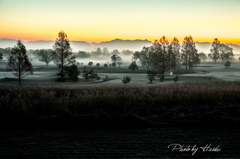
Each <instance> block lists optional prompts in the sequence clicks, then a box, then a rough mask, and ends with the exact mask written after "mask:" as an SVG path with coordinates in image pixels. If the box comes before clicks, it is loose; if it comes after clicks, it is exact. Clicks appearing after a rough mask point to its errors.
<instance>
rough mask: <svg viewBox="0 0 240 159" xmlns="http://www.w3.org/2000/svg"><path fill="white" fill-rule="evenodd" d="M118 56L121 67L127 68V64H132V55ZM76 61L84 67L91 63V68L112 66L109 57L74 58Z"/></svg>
mask: <svg viewBox="0 0 240 159" xmlns="http://www.w3.org/2000/svg"><path fill="white" fill-rule="evenodd" d="M119 56H120V57H121V58H122V60H123V61H122V65H121V66H129V64H130V63H131V62H132V55H130V56H126V55H119ZM76 61H77V62H79V63H80V64H81V63H83V65H84V66H86V65H88V63H89V62H90V61H91V62H93V66H96V64H97V63H99V64H100V67H102V66H103V65H104V64H112V63H113V62H112V60H111V56H105V57H90V58H76ZM117 66H118V65H117Z"/></svg>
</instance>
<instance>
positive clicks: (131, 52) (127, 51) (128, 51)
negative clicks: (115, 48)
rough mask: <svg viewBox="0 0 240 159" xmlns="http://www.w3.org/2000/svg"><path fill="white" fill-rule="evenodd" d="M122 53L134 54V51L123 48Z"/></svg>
mask: <svg viewBox="0 0 240 159" xmlns="http://www.w3.org/2000/svg"><path fill="white" fill-rule="evenodd" d="M121 54H122V55H133V51H130V50H122V51H121Z"/></svg>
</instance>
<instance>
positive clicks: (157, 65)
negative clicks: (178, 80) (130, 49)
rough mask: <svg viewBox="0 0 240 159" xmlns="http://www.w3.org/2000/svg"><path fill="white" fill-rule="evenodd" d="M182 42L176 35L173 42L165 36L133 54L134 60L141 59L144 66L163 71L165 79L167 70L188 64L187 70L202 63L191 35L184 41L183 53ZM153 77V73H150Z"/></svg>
mask: <svg viewBox="0 0 240 159" xmlns="http://www.w3.org/2000/svg"><path fill="white" fill-rule="evenodd" d="M180 49H181V47H180V43H179V41H178V39H177V38H176V37H174V38H173V40H172V41H171V43H169V41H168V39H167V38H166V37H165V36H163V37H162V38H160V40H155V42H154V43H153V44H152V46H150V47H143V49H142V50H141V51H140V52H139V51H136V52H135V53H134V54H133V57H132V60H133V61H135V62H137V61H139V62H140V63H141V65H142V66H143V67H146V68H147V69H149V67H152V68H154V69H156V70H157V71H158V72H161V73H162V77H161V79H162V80H163V79H164V73H165V71H167V70H168V71H169V70H173V69H177V70H178V69H179V68H180V67H181V65H185V66H186V70H190V69H192V68H193V67H195V66H196V65H197V64H199V63H200V58H199V55H198V54H197V49H196V46H195V42H194V40H193V39H192V37H191V36H186V37H185V38H184V41H183V45H182V49H181V53H180ZM149 77H150V78H151V80H152V79H153V78H152V75H149Z"/></svg>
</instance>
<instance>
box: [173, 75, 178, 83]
mask: <svg viewBox="0 0 240 159" xmlns="http://www.w3.org/2000/svg"><path fill="white" fill-rule="evenodd" d="M178 80H179V77H178V75H177V76H176V77H174V78H173V81H174V83H176V82H177V81H178Z"/></svg>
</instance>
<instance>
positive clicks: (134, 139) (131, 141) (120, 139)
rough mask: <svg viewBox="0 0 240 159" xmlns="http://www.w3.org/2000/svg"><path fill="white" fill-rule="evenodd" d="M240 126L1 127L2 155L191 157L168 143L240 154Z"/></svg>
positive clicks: (210, 154)
mask: <svg viewBox="0 0 240 159" xmlns="http://www.w3.org/2000/svg"><path fill="white" fill-rule="evenodd" d="M239 139H240V129H233V128H231V129H216V128H215V129H214V128H211V129H206V128H205V129H203V128H176V127H164V128H143V129H120V130H117V129H96V130H89V129H88V130H0V158H1V159H4V158H31V159H32V158H175V157H177V158H186V157H190V158H192V157H193V156H192V152H179V151H177V150H176V151H173V152H172V149H171V148H168V145H170V144H173V143H178V144H181V145H185V146H188V145H191V146H194V145H196V146H197V147H203V146H206V145H207V144H211V147H217V146H218V145H220V148H221V151H220V152H203V150H200V149H199V150H198V151H197V152H196V153H195V155H194V158H197V157H221V158H225V157H231V158H235V157H236V158H239V157H240V152H239V149H240V140H239Z"/></svg>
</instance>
